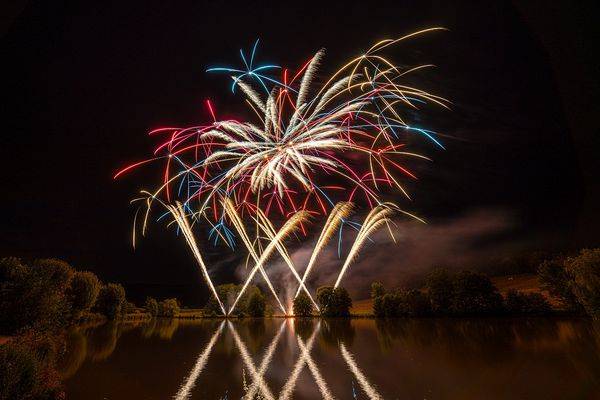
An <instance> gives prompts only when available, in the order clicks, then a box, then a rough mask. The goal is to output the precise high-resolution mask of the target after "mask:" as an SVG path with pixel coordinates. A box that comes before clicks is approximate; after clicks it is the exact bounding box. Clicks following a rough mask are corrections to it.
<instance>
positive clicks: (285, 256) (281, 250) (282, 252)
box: [257, 209, 319, 311]
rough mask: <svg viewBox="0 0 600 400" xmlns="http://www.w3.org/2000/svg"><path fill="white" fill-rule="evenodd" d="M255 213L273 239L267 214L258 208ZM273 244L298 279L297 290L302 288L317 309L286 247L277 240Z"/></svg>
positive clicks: (270, 238)
mask: <svg viewBox="0 0 600 400" xmlns="http://www.w3.org/2000/svg"><path fill="white" fill-rule="evenodd" d="M257 214H258V218H259V219H260V226H261V227H263V229H264V232H265V234H266V235H267V239H269V240H273V239H274V238H275V236H276V231H275V227H274V226H273V224H272V223H271V221H269V219H268V218H267V216H266V215H265V214H264V213H263V212H262V211H261V210H260V209H258V210H257ZM275 246H276V247H277V250H278V251H279V254H280V255H281V257H282V258H283V260H284V261H285V263H286V264H287V266H288V268H289V269H290V271H291V272H292V274H293V275H294V277H295V278H296V280H297V281H298V283H299V286H298V292H300V290H301V289H304V292H305V293H306V294H307V295H308V298H309V299H310V301H311V302H312V303H313V306H314V307H315V308H316V309H317V311H318V310H319V306H318V305H317V303H316V302H315V300H314V299H313V297H312V295H311V294H310V292H309V291H308V288H307V287H306V286H305V285H304V280H303V279H302V278H300V275H298V271H296V268H295V267H294V263H293V261H292V259H291V258H290V255H289V253H288V251H287V249H286V248H285V247H284V246H283V245H282V244H281V243H279V242H277V243H276V244H275ZM294 298H295V297H294Z"/></svg>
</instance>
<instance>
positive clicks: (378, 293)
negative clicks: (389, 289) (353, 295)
mask: <svg viewBox="0 0 600 400" xmlns="http://www.w3.org/2000/svg"><path fill="white" fill-rule="evenodd" d="M384 294H385V288H384V287H383V284H382V283H381V282H373V283H371V298H372V299H373V300H375V299H376V298H378V297H382V296H383V295H384Z"/></svg>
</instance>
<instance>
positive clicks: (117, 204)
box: [0, 1, 600, 296]
mask: <svg viewBox="0 0 600 400" xmlns="http://www.w3.org/2000/svg"><path fill="white" fill-rule="evenodd" d="M479 3H480V2H474V3H473V4H465V3H464V2H460V3H459V4H451V2H448V1H432V2H403V1H381V2H377V3H373V2H364V1H361V2H358V1H357V2H353V1H348V2H344V3H339V4H338V3H334V2H324V1H321V2H315V3H311V2H294V3H290V2H278V3H277V4H276V5H275V4H273V5H270V4H264V5H259V4H255V3H254V2H248V1H246V2H231V1H229V2H221V1H214V2H189V3H187V4H186V3H183V2H182V3H179V2H178V3H177V7H174V6H172V5H171V3H170V2H165V1H162V2H159V1H143V2H115V3H113V4H109V2H41V1H31V2H22V3H18V2H17V3H15V4H13V5H3V6H2V9H3V11H5V12H3V13H2V15H4V17H3V20H2V23H1V25H0V35H1V48H2V64H3V66H4V68H3V69H4V72H3V73H2V75H1V80H2V96H3V101H2V107H1V109H2V125H1V126H2V145H1V146H0V163H1V169H0V171H1V172H0V177H1V183H2V185H1V187H2V189H1V196H0V209H1V210H2V217H0V221H1V230H0V256H5V255H16V256H21V257H25V258H33V257H58V258H63V259H66V260H67V261H69V262H71V263H73V264H74V265H76V266H78V268H82V269H89V270H92V271H94V272H96V273H97V274H98V275H100V277H101V278H102V279H104V280H116V281H120V282H124V283H126V284H133V283H144V284H156V283H161V284H172V285H188V286H190V285H191V287H192V289H193V290H195V291H196V292H198V293H204V289H203V285H202V284H201V283H200V281H199V278H198V272H197V269H196V267H195V265H194V262H193V260H192V258H191V257H190V255H189V252H188V249H187V248H186V246H185V244H184V242H183V240H180V239H177V238H176V237H175V235H174V234H173V232H172V231H166V230H165V229H163V228H162V227H160V226H157V225H155V226H153V227H152V229H151V232H150V235H149V237H148V238H146V239H144V240H142V241H141V243H140V246H139V247H138V248H137V249H136V251H133V249H132V247H131V240H130V235H131V222H132V218H133V209H132V208H131V207H130V206H129V204H128V203H129V200H130V199H131V198H132V197H133V196H134V195H135V193H136V192H137V190H138V189H139V184H138V182H140V181H144V182H150V181H152V180H156V182H158V180H159V177H153V176H152V175H150V174H145V173H143V172H142V173H139V174H132V175H129V176H127V177H125V178H124V179H121V180H118V181H113V180H112V175H113V174H114V173H115V171H116V170H118V169H119V168H120V167H122V166H124V165H126V164H127V163H129V162H131V161H135V160H139V159H143V158H145V157H146V156H147V155H148V154H149V153H150V151H151V149H152V146H153V144H154V143H153V142H152V141H151V140H150V139H149V138H148V137H147V135H146V132H147V131H148V130H150V129H153V128H156V127H160V126H164V125H177V126H184V125H193V124H200V123H202V122H204V121H207V120H208V118H209V117H208V115H207V113H206V111H205V109H204V107H203V102H204V100H205V99H207V98H210V99H212V100H213V102H214V104H215V106H216V107H217V109H218V110H223V113H222V114H221V116H231V115H239V113H244V112H245V111H244V109H243V107H242V108H241V107H240V106H239V104H240V103H241V102H240V101H239V98H236V97H234V96H233V95H232V94H231V93H230V92H229V91H228V90H229V87H228V84H229V82H228V80H227V79H226V77H224V76H217V75H209V74H207V73H205V72H204V71H205V70H206V68H207V67H210V66H214V65H223V64H230V65H231V64H234V65H235V64H237V63H238V49H239V48H240V47H244V48H248V47H249V46H251V45H252V43H253V42H254V40H255V39H257V38H260V39H261V47H260V50H259V59H260V60H262V61H267V62H275V63H277V64H280V65H285V66H289V67H292V68H293V67H296V66H299V65H301V64H302V63H303V62H304V61H305V60H307V59H308V58H309V57H310V56H311V55H312V54H314V52H315V51H316V50H318V49H319V48H321V47H324V48H325V49H326V51H327V53H326V58H325V60H324V63H323V70H322V71H323V74H325V73H330V72H332V71H333V70H334V69H335V67H337V66H338V65H340V64H341V62H343V61H344V60H346V59H347V58H349V57H351V56H354V55H356V54H358V53H359V52H360V51H361V50H364V49H365V48H367V47H368V46H369V45H370V44H372V43H373V42H375V41H377V40H380V39H382V38H385V37H398V36H401V35H403V34H405V33H408V32H411V31H413V30H416V29H420V28H423V27H430V26H436V25H441V26H444V27H447V28H449V31H448V32H443V33H436V34H433V35H428V36H426V37H424V38H421V39H417V40H415V41H411V42H410V43H408V44H406V45H403V46H402V47H401V48H398V49H397V50H395V51H394V53H393V59H394V60H396V61H398V62H400V63H406V64H411V63H433V64H436V65H437V68H435V69H432V70H429V71H427V73H424V74H419V76H418V77H417V78H416V79H417V83H418V84H419V85H420V86H421V87H424V88H425V89H427V90H430V91H432V92H435V93H436V94H439V95H442V96H444V97H446V98H449V99H450V100H451V101H452V103H453V106H452V111H443V110H434V111H432V112H428V113H426V114H425V115H426V120H425V121H424V123H425V124H426V125H427V126H429V127H431V128H435V130H438V131H440V132H442V133H443V134H445V135H447V136H445V137H444V138H443V140H444V143H445V145H446V147H447V150H446V151H444V152H442V151H436V150H432V151H430V152H429V153H428V155H430V156H431V157H432V158H434V160H435V162H434V163H433V164H432V165H430V166H429V167H427V168H422V169H421V170H420V171H419V176H420V179H419V181H418V182H417V183H416V184H413V185H410V190H411V195H412V196H413V201H412V202H411V203H410V204H407V203H406V202H404V203H403V206H407V205H408V208H409V209H411V210H413V211H418V213H419V214H420V215H423V216H425V217H426V218H427V219H428V220H430V221H431V223H432V224H433V225H434V226H435V224H436V222H440V223H445V222H447V221H451V220H452V219H453V218H459V217H460V216H462V215H465V214H466V213H470V212H473V211H477V210H479V211H482V210H483V211H485V210H494V212H497V211H498V210H500V211H501V212H504V213H506V214H507V215H511V216H512V218H513V220H514V221H516V222H515V223H514V224H513V225H512V226H511V228H510V230H509V231H508V232H504V233H503V234H504V235H505V236H506V235H509V236H510V237H511V238H512V239H515V238H518V240H523V241H526V242H527V243H528V244H529V245H530V246H531V248H535V249H547V250H548V249H562V248H567V249H568V248H574V247H582V246H589V245H598V244H599V242H600V228H599V226H600V211H599V207H598V206H597V204H600V188H599V187H600V185H599V183H598V181H599V180H598V175H597V174H598V170H599V167H600V161H599V157H598V156H597V154H598V151H599V150H600V146H599V139H598V133H599V132H598V124H597V117H598V115H600V110H599V106H598V104H600V101H599V100H600V99H599V98H598V79H597V77H598V64H596V63H593V62H592V54H593V53H594V52H595V51H596V48H597V46H596V44H595V43H594V42H595V41H594V39H593V37H594V36H597V34H598V28H597V26H595V25H597V24H596V21H594V18H595V16H597V15H598V10H597V9H593V8H592V6H590V5H586V4H585V3H584V2H577V4H570V2H564V5H548V4H547V2H541V1H540V2H528V4H527V5H521V4H518V3H519V2H515V3H514V4H513V2H510V1H506V2H502V1H499V2H495V3H490V4H485V5H483V4H479ZM485 3H487V2H485ZM590 4H591V2H590ZM233 104H235V105H233ZM424 118H425V117H424ZM502 240H506V238H503V239H502ZM435 250H436V249H435V248H432V249H431V251H432V252H435ZM209 257H213V259H215V258H218V259H220V260H221V261H222V260H223V258H224V257H225V256H223V255H222V254H210V255H209ZM230 273H231V269H227V268H224V269H223V271H222V274H223V276H220V277H217V279H226V278H227V274H230ZM188 289H189V288H188ZM198 296H201V295H198Z"/></svg>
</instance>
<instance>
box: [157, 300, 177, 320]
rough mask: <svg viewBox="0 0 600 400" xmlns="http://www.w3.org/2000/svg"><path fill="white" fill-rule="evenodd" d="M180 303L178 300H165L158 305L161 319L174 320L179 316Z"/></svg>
mask: <svg viewBox="0 0 600 400" xmlns="http://www.w3.org/2000/svg"><path fill="white" fill-rule="evenodd" d="M179 311H180V309H179V303H178V302H177V299H164V300H163V301H161V302H160V303H158V315H159V316H161V317H167V318H174V317H178V316H179Z"/></svg>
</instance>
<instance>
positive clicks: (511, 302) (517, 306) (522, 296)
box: [504, 290, 551, 315]
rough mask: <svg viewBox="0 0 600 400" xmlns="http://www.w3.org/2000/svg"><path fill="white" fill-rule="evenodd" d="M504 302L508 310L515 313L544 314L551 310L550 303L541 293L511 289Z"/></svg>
mask: <svg viewBox="0 0 600 400" xmlns="http://www.w3.org/2000/svg"><path fill="white" fill-rule="evenodd" d="M504 304H505V308H506V311H507V312H509V313H513V314H534V315H535V314H537V315H543V314H547V313H549V312H550V310H551V307H550V304H549V303H548V301H547V300H546V298H545V297H544V296H543V295H542V294H541V293H523V292H519V291H516V290H509V291H508V293H507V294H506V298H505V300H504Z"/></svg>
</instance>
